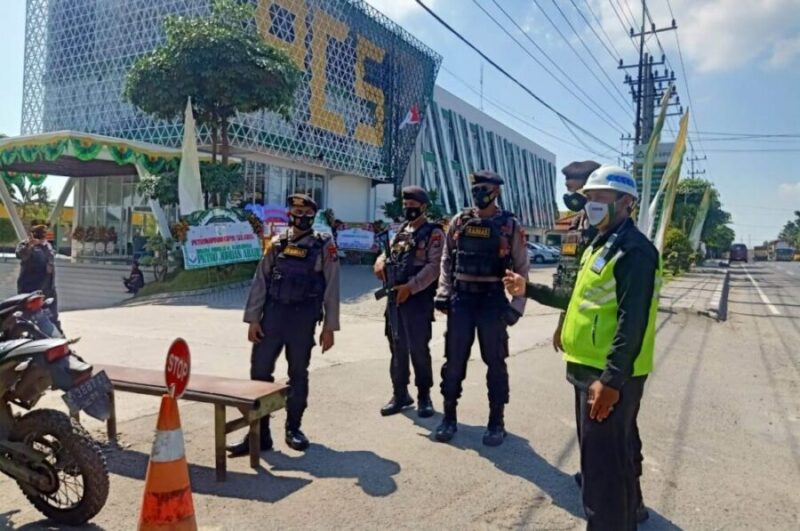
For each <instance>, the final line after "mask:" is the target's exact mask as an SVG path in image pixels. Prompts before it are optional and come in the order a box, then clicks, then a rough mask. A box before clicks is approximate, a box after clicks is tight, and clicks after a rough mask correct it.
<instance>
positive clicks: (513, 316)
mask: <svg viewBox="0 0 800 531" xmlns="http://www.w3.org/2000/svg"><path fill="white" fill-rule="evenodd" d="M520 317H522V314H521V313H519V312H518V311H517V310H515V309H514V307H513V306H511V305H510V304H509V305H508V307H507V308H506V311H504V312H503V315H502V319H503V322H504V323H505V324H506V326H514V325H515V324H517V321H519V318H520Z"/></svg>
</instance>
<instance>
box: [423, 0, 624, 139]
mask: <svg viewBox="0 0 800 531" xmlns="http://www.w3.org/2000/svg"><path fill="white" fill-rule="evenodd" d="M416 2H417V4H419V6H420V7H422V9H424V10H425V11H426V12H427V13H428V14H429V15H431V16H432V17H433V18H434V19H436V21H437V22H438V23H439V24H441V25H442V26H444V27H445V28H446V29H447V30H448V31H449V32H450V33H452V34H453V35H455V36H456V37H457V38H458V39H459V40H460V41H461V42H463V43H464V44H466V45H467V46H469V47H470V48H471V49H472V51H474V52H475V53H477V54H478V55H480V56H481V57H482V58H483V59H484V61H486V62H487V63H489V64H490V65H492V66H493V67H495V68H496V69H497V71H498V72H500V73H501V74H503V75H504V76H506V77H507V78H508V79H509V80H511V81H512V82H513V83H514V84H516V85H517V86H518V87H520V88H521V89H522V90H524V91H525V92H526V93H527V94H528V95H529V96H531V97H532V98H533V99H535V100H536V101H538V102H539V103H540V104H541V105H542V106H543V107H545V108H546V109H547V110H549V111H550V112H552V113H553V114H555V115H556V116H558V117H559V118H560V119H561V120H562V121H563V122H565V123H568V124H569V125H571V126H572V127H574V128H575V129H577V130H579V131H580V132H582V133H583V134H585V135H586V136H588V137H589V138H592V139H593V140H595V141H596V142H597V143H598V144H602V145H603V146H605V147H607V148H609V149H612V150H614V152H619V151H618V150H617V148H615V147H614V146H612V145H611V144H608V143H607V142H605V141H604V140H603V139H601V138H600V137H598V136H596V135H594V134H593V133H592V132H590V131H589V130H587V129H585V128H584V127H581V126H580V125H578V123H577V122H575V121H574V120H571V119H570V118H568V117H567V116H565V115H564V114H563V113H561V112H560V111H558V110H557V109H556V108H555V107H553V106H552V105H550V104H549V103H547V102H546V101H545V100H543V99H542V98H541V97H539V96H538V95H536V94H535V93H534V92H533V91H532V90H531V89H529V88H528V87H527V86H526V85H525V84H523V83H522V82H521V81H519V80H518V79H517V78H516V77H514V76H512V75H511V74H509V73H508V71H507V70H505V69H504V68H503V67H501V66H500V65H499V64H497V63H496V62H495V61H494V60H493V59H491V58H490V57H489V56H488V55H486V54H485V53H484V52H483V51H481V50H480V48H478V47H477V46H475V45H474V44H472V42H471V41H470V40H469V39H467V38H466V37H464V36H463V35H462V34H461V33H459V32H458V31H457V30H456V29H454V28H453V27H452V26H451V25H450V24H448V23H447V22H445V21H444V20H443V19H442V18H441V17H440V16H439V15H437V14H436V13H435V12H434V11H433V10H432V9H431V8H429V7H428V6H427V5H426V4H425V3H424V2H423V1H422V0H416Z"/></svg>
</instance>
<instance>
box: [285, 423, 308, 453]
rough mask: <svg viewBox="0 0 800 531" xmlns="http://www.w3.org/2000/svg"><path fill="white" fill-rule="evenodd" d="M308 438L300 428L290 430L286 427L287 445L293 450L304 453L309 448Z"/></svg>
mask: <svg viewBox="0 0 800 531" xmlns="http://www.w3.org/2000/svg"><path fill="white" fill-rule="evenodd" d="M309 444H310V443H309V442H308V437H306V434H305V433H303V432H302V431H300V428H299V427H297V428H289V427H288V426H287V427H286V445H287V446H288V447H289V448H291V449H292V450H297V451H298V452H303V451H305V450H306V449H307V448H308V445H309Z"/></svg>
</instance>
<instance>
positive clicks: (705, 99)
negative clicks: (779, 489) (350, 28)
mask: <svg viewBox="0 0 800 531" xmlns="http://www.w3.org/2000/svg"><path fill="white" fill-rule="evenodd" d="M496 1H497V4H496V3H495V0H425V3H426V4H428V5H429V6H430V7H431V8H432V9H434V10H435V11H436V12H437V13H438V14H439V15H440V16H441V17H442V18H444V19H445V20H446V21H447V22H448V23H450V24H451V25H452V26H454V27H455V28H456V29H458V30H459V31H460V32H462V33H463V34H464V35H466V36H468V38H469V39H470V40H472V41H473V42H474V43H475V44H476V45H477V46H478V47H480V48H481V49H482V50H484V51H485V52H486V53H487V55H489V56H490V57H491V58H493V59H495V60H496V61H497V62H498V63H500V65H501V66H503V67H504V68H506V69H507V70H508V71H509V72H511V73H512V74H513V75H514V76H516V77H517V78H518V79H519V80H520V81H522V82H523V83H524V84H525V85H526V86H527V87H528V88H529V89H530V90H532V91H533V92H535V93H536V94H537V95H539V96H540V97H541V98H542V99H544V100H545V101H547V102H548V103H550V104H551V105H552V106H553V107H555V108H556V109H557V110H559V111H560V112H561V113H563V114H564V115H566V116H568V117H569V118H570V119H572V120H573V121H575V122H577V123H578V124H580V125H581V126H582V127H583V128H585V129H588V130H590V131H591V132H592V133H593V134H594V135H595V136H597V137H599V138H600V139H601V140H602V141H603V142H604V143H605V144H608V145H610V146H612V147H615V148H617V149H621V148H622V147H623V146H622V145H621V143H620V140H619V138H620V133H621V132H624V133H626V134H627V133H631V132H632V126H631V125H630V123H631V121H632V111H631V110H630V109H631V104H630V101H629V99H627V98H626V99H623V98H622V97H621V96H620V95H619V94H617V93H616V91H617V90H619V91H620V92H623V94H625V88H626V87H625V86H624V85H623V84H622V78H623V75H622V73H621V72H620V71H619V70H617V69H616V65H615V64H614V62H613V60H612V56H614V55H617V52H619V54H621V55H622V56H623V59H624V60H625V63H626V64H628V63H630V62H632V61H634V60H635V54H634V47H633V46H632V43H631V41H630V39H629V38H628V37H627V35H626V34H625V33H624V28H623V24H622V23H621V22H620V18H622V19H624V20H627V19H630V18H632V17H635V18H637V19H639V17H640V16H641V15H640V9H641V7H640V6H639V3H638V1H637V0H535V1H534V0H496ZM368 2H369V3H371V4H373V5H375V6H376V7H377V8H378V9H379V10H381V11H383V12H384V13H385V14H386V15H387V16H389V17H390V18H392V19H393V20H395V21H397V22H399V23H400V24H402V25H403V26H404V27H405V28H406V29H408V30H409V31H410V32H411V33H412V34H413V35H415V36H416V37H418V38H419V39H421V40H422V41H423V42H425V43H426V44H428V45H429V46H430V47H431V48H433V49H435V50H437V51H438V52H439V53H440V54H441V55H442V56H443V57H444V60H443V65H442V66H443V68H442V70H441V71H440V74H439V79H438V82H439V84H441V85H442V86H443V87H445V88H446V89H448V90H450V91H451V92H454V93H456V94H457V95H459V96H460V97H462V98H464V99H465V100H467V101H469V102H471V103H473V104H474V105H476V106H478V105H479V101H480V98H479V95H478V94H477V93H476V92H478V91H479V86H480V70H481V59H480V58H479V57H478V56H477V55H476V54H475V53H474V52H472V51H470V50H469V49H468V48H467V47H466V46H465V45H464V44H462V43H460V42H459V41H458V40H457V39H455V38H454V37H452V36H451V35H449V34H448V33H447V32H446V31H445V30H444V29H443V28H442V27H441V26H439V25H438V24H437V23H436V22H435V21H434V20H433V19H432V18H431V17H430V16H429V15H428V14H426V13H425V12H424V11H422V9H421V8H419V6H417V5H416V3H415V2H414V1H413V0H368ZM670 2H671V7H672V10H673V12H674V15H675V18H676V20H677V23H678V26H679V27H678V32H677V35H678V37H679V39H680V44H681V48H682V52H683V58H684V60H685V67H686V71H687V74H688V82H689V89H690V91H691V99H692V103H693V107H692V113H693V115H694V119H695V120H694V122H693V127H692V133H695V132H696V130H698V129H699V131H700V132H701V133H700V136H699V137H698V136H697V135H696V134H693V135H692V137H693V145H694V147H695V150H696V153H695V154H696V155H699V156H702V155H703V154H706V155H707V157H708V160H707V161H705V162H700V163H699V167H701V168H703V169H705V170H706V171H707V173H706V174H705V175H704V177H706V178H708V179H710V180H711V181H712V182H713V183H714V184H715V185H716V186H717V188H718V189H719V190H720V192H721V198H722V201H723V204H724V207H725V208H726V209H727V210H729V211H730V212H731V213H732V214H733V219H734V224H733V228H734V229H735V230H736V233H737V238H738V239H739V240H741V241H744V242H745V243H748V242H749V241H752V242H753V243H754V244H755V243H758V242H761V241H763V240H765V239H771V238H774V237H775V235H776V234H777V232H778V231H779V230H780V227H781V226H782V225H783V224H784V223H785V221H787V220H788V219H789V218H790V217H791V211H792V210H794V209H800V177H798V174H799V172H798V170H797V169H796V168H797V167H798V166H800V138H797V137H796V138H794V139H786V138H783V139H780V138H771V139H758V140H748V141H723V140H721V139H724V138H728V137H727V135H721V134H719V133H763V134H794V135H800V100H798V98H797V91H798V88H800V68H798V67H800V25H798V23H797V21H798V20H800V2H798V1H797V0H763V1H759V2H741V1H739V0H670ZM476 3H478V4H480V5H481V6H483V7H484V8H485V9H486V10H487V11H488V12H489V13H491V14H492V16H494V17H495V18H496V19H497V20H498V21H501V22H502V23H503V25H504V26H505V27H506V28H507V29H508V31H509V32H510V33H511V34H512V36H514V37H515V38H516V39H517V40H518V41H519V42H520V43H522V44H523V45H524V46H525V47H527V49H528V50H529V51H530V53H531V54H532V55H533V56H535V57H537V58H538V59H539V60H540V61H542V62H543V63H544V64H545V65H547V66H548V68H550V70H551V71H555V68H554V67H553V66H552V63H549V62H548V59H546V58H545V57H544V56H543V55H542V54H541V53H540V51H538V50H537V49H536V48H534V46H533V44H532V43H531V41H530V40H528V39H531V40H533V41H534V42H535V43H536V44H538V45H539V47H540V48H541V49H542V50H543V51H544V52H545V53H546V54H547V56H549V57H550V58H551V59H552V60H553V61H554V62H555V63H557V64H558V65H559V67H560V68H561V70H563V72H564V73H565V74H566V75H567V76H568V78H569V80H567V79H565V76H564V75H563V74H562V73H559V72H555V73H556V75H557V76H558V78H559V79H561V81H562V82H563V83H564V84H566V85H567V86H570V88H571V89H572V91H573V92H575V93H576V94H577V93H578V91H577V90H576V89H575V88H574V87H575V85H572V84H571V82H572V81H574V82H575V84H577V85H578V86H580V88H581V89H582V90H583V92H585V93H586V94H588V95H589V96H590V97H591V98H592V99H593V100H594V101H595V102H597V104H598V106H599V107H601V108H602V110H603V111H604V112H602V111H601V112H602V113H603V114H605V113H607V114H609V115H610V116H611V118H613V119H614V121H616V122H618V124H619V125H621V126H623V127H624V129H621V128H620V127H619V126H611V125H609V124H607V123H605V122H604V121H602V120H601V119H600V118H598V117H596V116H595V115H594V114H592V113H591V112H590V111H589V110H588V109H587V108H586V107H585V106H584V105H583V104H582V103H581V102H580V101H579V99H578V98H576V97H574V96H573V95H571V94H569V93H568V92H567V91H566V90H565V89H564V87H563V86H562V85H560V84H559V83H558V81H557V80H556V79H554V78H553V77H551V76H550V75H549V74H548V73H546V72H545V71H544V70H543V69H542V68H541V67H540V66H539V65H538V64H537V63H536V62H534V60H533V59H532V58H531V57H530V56H529V55H527V54H526V52H525V51H523V50H522V49H521V48H520V47H519V46H518V45H517V44H516V43H514V42H513V41H512V40H511V38H510V37H508V36H507V35H506V34H504V33H503V32H502V31H501V30H500V29H499V28H498V27H497V26H496V25H495V24H494V22H492V21H491V20H490V19H489V18H487V16H486V14H485V13H483V12H481V11H480V9H479V8H478V7H477V6H476ZM537 3H538V5H537ZM0 4H2V5H1V6H0V35H2V36H3V37H2V43H3V47H2V48H3V58H4V61H3V67H4V68H3V70H4V73H3V77H2V83H0V132H4V133H6V134H9V135H13V134H18V133H19V127H20V109H21V101H22V72H23V51H24V38H25V35H24V33H25V29H24V28H25V6H24V4H25V2H24V0H2V2H0ZM498 4H499V5H500V6H502V7H503V9H505V10H506V12H508V13H509V15H511V17H512V18H513V19H514V20H515V22H516V23H517V25H518V26H519V28H517V27H514V26H512V25H511V23H510V22H509V21H508V19H507V18H505V15H504V14H503V13H501V12H500V11H499V9H498V7H497V5H498ZM648 6H649V9H650V12H651V14H652V16H653V19H654V21H655V22H656V24H657V25H658V26H665V25H669V23H670V22H671V18H672V17H671V16H670V13H669V6H668V5H667V0H650V1H649V2H648ZM559 8H560V9H561V12H563V14H564V16H566V18H567V19H568V20H569V21H570V23H571V25H572V27H574V28H575V30H576V31H575V32H573V30H572V28H571V27H570V26H569V25H568V24H567V22H565V19H564V18H563V16H562V14H561V12H559ZM590 8H591V10H590ZM543 11H544V12H545V13H547V16H549V17H550V19H551V20H552V21H553V22H554V23H555V26H556V27H557V28H558V30H560V32H561V33H562V34H563V35H564V37H562V36H561V35H559V33H558V31H557V30H556V29H555V28H554V26H553V25H552V24H551V22H550V21H548V19H547V18H546V17H545V16H544V14H543ZM581 14H583V17H585V18H586V20H589V21H590V22H591V23H592V28H593V29H594V30H595V32H596V33H597V34H598V35H599V37H600V39H602V40H603V41H605V42H606V45H603V46H601V44H600V40H598V37H597V36H595V34H594V32H592V31H591V29H592V28H590V27H589V26H588V25H587V23H586V21H585V20H584V18H583V17H582V16H581ZM595 16H596V19H595ZM598 20H599V24H598V23H597V21H598ZM674 33H675V32H665V33H662V34H660V39H661V43H662V45H663V47H664V49H665V51H666V54H667V57H668V58H669V60H670V63H671V65H672V67H673V68H674V70H675V71H676V76H677V77H678V83H677V88H678V93H679V95H680V97H681V102H682V103H684V105H687V104H688V103H689V98H688V97H687V94H686V85H685V84H684V77H683V72H682V71H681V62H680V59H679V55H678V52H677V49H676V39H675V34H674ZM578 35H579V36H580V38H579V37H578ZM580 39H583V41H584V42H585V44H586V46H588V48H589V49H590V50H591V51H592V54H593V55H594V57H595V58H596V59H597V60H598V62H599V63H600V66H598V65H597V64H595V63H594V60H593V59H592V58H591V57H590V56H589V54H588V53H587V51H586V49H585V48H584V45H583V43H581V40H580ZM609 40H610V42H608V41H609ZM570 45H571V46H572V48H574V49H575V50H577V52H578V54H579V55H580V57H581V58H582V59H583V61H584V62H586V65H584V64H583V63H582V62H581V61H580V60H579V59H578V57H577V55H576V54H575V53H574V52H573V51H572V49H571V48H570ZM606 46H607V47H608V48H609V50H608V51H607V50H606ZM649 47H650V48H651V49H652V50H654V51H655V52H656V53H658V54H660V52H659V51H658V46H657V44H656V43H655V42H654V41H651V42H649ZM587 65H588V67H587ZM601 67H602V70H601ZM590 70H591V71H590ZM592 72H593V73H594V74H592ZM595 76H596V77H597V78H599V79H600V81H598V80H597V79H595ZM606 76H608V77H610V79H611V80H612V81H614V82H615V84H614V85H612V83H611V82H610V81H609V80H608V79H607V78H606ZM483 77H484V88H483V91H484V110H485V111H486V112H487V113H489V114H491V115H492V116H494V117H495V118H497V119H498V120H500V121H501V122H504V123H506V124H508V125H509V126H511V127H513V128H514V129H516V130H518V131H520V132H521V133H523V134H525V135H526V136H528V137H530V138H531V139H532V140H534V141H535V142H537V143H539V144H541V145H542V146H544V147H546V148H547V149H549V150H551V151H553V152H554V153H555V154H556V156H557V161H558V164H559V167H560V166H562V165H564V164H566V163H567V162H569V161H570V160H574V159H580V160H583V159H587V158H597V157H596V156H595V155H593V154H592V153H590V152H589V150H587V149H585V148H583V147H581V146H580V142H579V141H578V140H576V139H575V137H574V136H572V133H571V132H570V131H568V130H567V129H566V128H565V127H564V125H563V124H562V123H561V121H560V120H559V118H557V117H556V116H555V115H554V114H553V113H551V112H550V111H548V110H547V109H545V108H544V107H543V106H542V105H540V104H539V103H537V102H536V101H534V100H533V99H532V98H531V97H530V96H529V95H527V94H526V93H525V92H523V91H522V90H521V89H520V88H519V87H517V86H516V85H514V84H512V83H511V82H509V81H508V80H506V79H504V78H503V77H502V76H501V75H500V74H499V73H498V72H496V71H495V70H494V69H493V68H492V67H491V66H490V65H488V64H487V65H484V76H483ZM601 82H602V83H601ZM578 96H579V97H580V98H581V99H585V97H583V96H582V95H580V94H578ZM626 108H627V110H626ZM606 121H610V120H606ZM695 124H696V126H695ZM534 127H535V128H534ZM670 127H671V128H672V130H673V131H674V130H675V129H676V128H677V120H676V119H674V118H673V119H672V120H671V123H670ZM542 131H544V132H542ZM545 133H548V134H549V135H555V136H556V137H558V138H559V139H560V140H559V139H555V138H553V137H551V136H548V135H547V134H545ZM671 136H672V135H671V133H670V132H669V127H668V128H667V129H665V137H666V138H665V140H669V137H671ZM700 139H702V140H700ZM581 140H582V142H585V143H586V144H587V145H588V147H590V148H591V149H592V150H593V151H596V152H599V153H608V156H609V157H611V159H613V158H614V154H613V153H611V152H610V151H611V150H610V149H609V147H608V146H603V145H601V144H599V143H598V142H597V141H595V140H593V139H591V138H588V137H585V136H582V138H581ZM745 149H746V150H761V151H751V152H743V151H730V150H745ZM792 149H796V151H787V150H792ZM763 150H771V151H763ZM601 161H603V160H601ZM606 162H610V160H606ZM686 168H687V165H685V166H684V169H686ZM49 182H50V183H51V186H52V187H53V188H54V189H59V188H60V186H61V181H60V180H59V179H56V178H51V179H50V180H49Z"/></svg>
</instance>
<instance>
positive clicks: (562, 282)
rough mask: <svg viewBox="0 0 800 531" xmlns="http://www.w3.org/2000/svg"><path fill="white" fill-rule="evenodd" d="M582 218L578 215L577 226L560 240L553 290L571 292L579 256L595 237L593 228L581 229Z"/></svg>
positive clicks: (572, 227) (578, 266) (579, 260)
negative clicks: (559, 253)
mask: <svg viewBox="0 0 800 531" xmlns="http://www.w3.org/2000/svg"><path fill="white" fill-rule="evenodd" d="M582 217H583V216H581V215H580V214H579V215H578V216H577V219H576V221H577V224H575V225H574V226H571V227H570V230H569V232H567V234H565V235H564V237H563V238H562V240H561V255H560V256H559V259H558V266H557V267H556V272H555V274H554V275H553V289H556V290H563V291H566V292H571V291H572V288H573V287H574V286H575V280H576V278H577V276H578V270H579V269H580V265H581V256H583V252H584V251H585V250H586V248H587V247H589V244H591V242H592V240H594V237H595V236H596V235H597V229H596V228H595V227H591V226H590V227H588V228H583V227H581V225H582Z"/></svg>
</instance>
